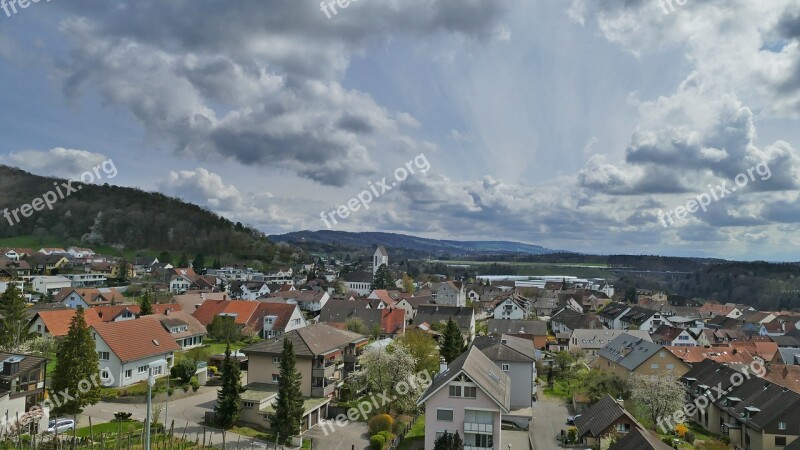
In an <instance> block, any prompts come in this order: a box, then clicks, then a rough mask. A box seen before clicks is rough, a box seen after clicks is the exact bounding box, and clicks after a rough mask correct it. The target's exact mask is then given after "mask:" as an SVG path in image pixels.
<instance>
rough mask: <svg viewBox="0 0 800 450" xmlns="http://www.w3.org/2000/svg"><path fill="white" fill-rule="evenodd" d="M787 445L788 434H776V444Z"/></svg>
mask: <svg viewBox="0 0 800 450" xmlns="http://www.w3.org/2000/svg"><path fill="white" fill-rule="evenodd" d="M785 445H786V436H775V446H776V447H783V446H785Z"/></svg>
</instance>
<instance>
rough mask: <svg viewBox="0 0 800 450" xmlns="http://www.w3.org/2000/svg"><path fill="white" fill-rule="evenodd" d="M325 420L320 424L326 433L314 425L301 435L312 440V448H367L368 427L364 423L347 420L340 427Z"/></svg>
mask: <svg viewBox="0 0 800 450" xmlns="http://www.w3.org/2000/svg"><path fill="white" fill-rule="evenodd" d="M325 422H326V423H324V424H320V425H322V426H324V428H325V430H327V431H328V434H327V435H325V430H323V428H322V426H316V427H314V428H312V429H310V430H308V431H307V432H306V433H305V434H304V435H303V437H305V438H312V439H313V440H314V448H321V449H325V450H350V449H351V448H355V449H356V450H365V449H369V429H368V428H367V424H366V423H364V422H349V423H348V424H347V425H346V426H344V427H341V428H340V427H339V426H337V425H336V423H335V422H334V423H331V421H325ZM331 426H332V427H331ZM331 429H333V431H331Z"/></svg>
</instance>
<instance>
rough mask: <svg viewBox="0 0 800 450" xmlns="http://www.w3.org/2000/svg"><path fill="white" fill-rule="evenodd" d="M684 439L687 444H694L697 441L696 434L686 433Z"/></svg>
mask: <svg viewBox="0 0 800 450" xmlns="http://www.w3.org/2000/svg"><path fill="white" fill-rule="evenodd" d="M683 439H684V440H686V442H688V443H690V444H692V443H694V439H695V435H694V432H691V431H687V432H686V433H684V435H683Z"/></svg>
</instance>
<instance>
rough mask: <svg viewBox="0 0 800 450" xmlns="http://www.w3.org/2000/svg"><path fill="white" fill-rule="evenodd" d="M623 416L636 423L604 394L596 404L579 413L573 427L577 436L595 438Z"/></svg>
mask: <svg viewBox="0 0 800 450" xmlns="http://www.w3.org/2000/svg"><path fill="white" fill-rule="evenodd" d="M623 416H627V417H628V419H630V421H631V422H633V423H638V422H636V419H634V418H633V416H632V415H630V414H629V413H628V411H626V410H625V408H623V407H622V406H621V405H620V404H619V403H617V401H616V400H614V399H613V398H612V397H611V396H610V395H608V394H606V395H604V396H603V397H602V398H601V399H600V400H599V401H598V402H597V403H595V404H594V405H592V406H590V407H589V408H588V409H587V410H585V411H583V412H582V413H581V416H580V417H578V418H577V419H576V420H575V427H576V428H577V429H578V436H580V437H586V436H587V435H589V436H591V437H595V438H596V437H599V436H600V435H601V434H602V433H603V432H604V431H606V430H607V429H608V427H610V426H611V425H612V424H613V423H614V422H616V421H617V420H619V418H620V417H623Z"/></svg>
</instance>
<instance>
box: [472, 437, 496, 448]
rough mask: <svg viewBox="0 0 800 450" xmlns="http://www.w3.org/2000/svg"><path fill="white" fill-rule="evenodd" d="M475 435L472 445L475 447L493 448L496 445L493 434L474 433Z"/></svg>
mask: <svg viewBox="0 0 800 450" xmlns="http://www.w3.org/2000/svg"><path fill="white" fill-rule="evenodd" d="M473 436H475V440H474V444H472V445H474V446H475V447H480V448H492V447H493V446H494V442H493V440H492V435H491V434H474V435H473Z"/></svg>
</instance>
